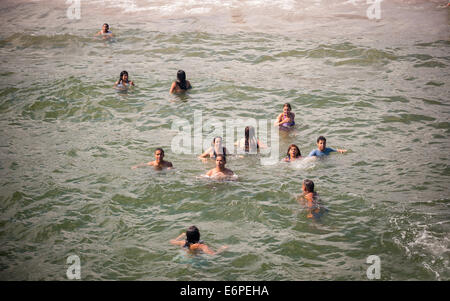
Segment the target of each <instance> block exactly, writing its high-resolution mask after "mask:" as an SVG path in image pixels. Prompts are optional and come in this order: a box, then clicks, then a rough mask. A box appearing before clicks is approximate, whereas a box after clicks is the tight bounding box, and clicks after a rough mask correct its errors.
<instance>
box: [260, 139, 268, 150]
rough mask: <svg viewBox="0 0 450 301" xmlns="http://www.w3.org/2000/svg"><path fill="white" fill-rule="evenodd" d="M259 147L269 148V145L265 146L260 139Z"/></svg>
mask: <svg viewBox="0 0 450 301" xmlns="http://www.w3.org/2000/svg"><path fill="white" fill-rule="evenodd" d="M258 146H259V148H267V145H265V144H264V143H262V142H261V141H259V139H258Z"/></svg>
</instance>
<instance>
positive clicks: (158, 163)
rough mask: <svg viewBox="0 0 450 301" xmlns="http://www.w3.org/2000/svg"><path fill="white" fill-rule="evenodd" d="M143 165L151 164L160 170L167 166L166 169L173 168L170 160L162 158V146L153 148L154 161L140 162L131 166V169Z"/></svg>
mask: <svg viewBox="0 0 450 301" xmlns="http://www.w3.org/2000/svg"><path fill="white" fill-rule="evenodd" d="M144 166H153V167H155V169H156V170H162V169H165V168H167V169H172V168H173V165H172V162H169V161H165V160H164V150H163V149H162V148H157V149H156V150H155V161H151V162H147V163H141V164H138V165H135V166H133V167H131V169H136V168H139V167H144Z"/></svg>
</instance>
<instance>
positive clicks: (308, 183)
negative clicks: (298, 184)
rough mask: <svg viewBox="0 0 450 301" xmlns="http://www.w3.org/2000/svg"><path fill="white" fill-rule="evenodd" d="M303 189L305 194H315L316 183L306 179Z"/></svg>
mask: <svg viewBox="0 0 450 301" xmlns="http://www.w3.org/2000/svg"><path fill="white" fill-rule="evenodd" d="M302 189H303V191H305V192H314V182H313V181H311V180H309V179H304V180H303V185H302Z"/></svg>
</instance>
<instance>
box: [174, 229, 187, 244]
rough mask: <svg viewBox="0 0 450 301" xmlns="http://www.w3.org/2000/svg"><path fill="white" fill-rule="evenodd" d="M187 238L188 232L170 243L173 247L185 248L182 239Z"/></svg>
mask: <svg viewBox="0 0 450 301" xmlns="http://www.w3.org/2000/svg"><path fill="white" fill-rule="evenodd" d="M185 237H186V232H183V233H181V234H180V235H178V236H177V238H175V239H171V240H170V243H171V244H173V245H178V246H184V244H185V241H184V240H181V239H184V238H185Z"/></svg>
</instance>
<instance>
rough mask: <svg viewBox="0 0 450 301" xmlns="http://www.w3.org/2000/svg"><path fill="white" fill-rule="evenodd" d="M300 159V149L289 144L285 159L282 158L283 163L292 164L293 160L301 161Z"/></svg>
mask: <svg viewBox="0 0 450 301" xmlns="http://www.w3.org/2000/svg"><path fill="white" fill-rule="evenodd" d="M301 158H302V154H301V153H300V149H299V148H298V146H297V145H295V144H291V145H289V147H288V151H287V154H286V158H284V159H283V161H284V162H292V161H295V160H297V159H301Z"/></svg>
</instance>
